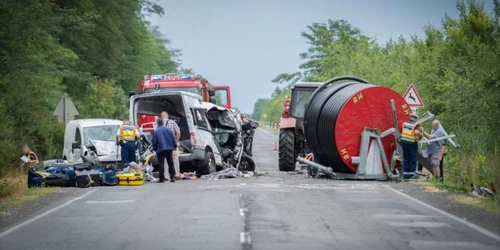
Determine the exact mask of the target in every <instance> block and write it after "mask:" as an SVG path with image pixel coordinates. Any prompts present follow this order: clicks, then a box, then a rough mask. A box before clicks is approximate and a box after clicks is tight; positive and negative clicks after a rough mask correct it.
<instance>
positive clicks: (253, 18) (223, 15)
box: [151, 0, 492, 113]
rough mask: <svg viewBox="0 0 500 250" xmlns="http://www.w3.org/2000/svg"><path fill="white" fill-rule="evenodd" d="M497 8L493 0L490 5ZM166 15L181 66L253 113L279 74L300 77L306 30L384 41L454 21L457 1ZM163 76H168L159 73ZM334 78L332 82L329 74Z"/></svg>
mask: <svg viewBox="0 0 500 250" xmlns="http://www.w3.org/2000/svg"><path fill="white" fill-rule="evenodd" d="M486 2H487V3H486V5H487V7H489V8H488V9H492V8H491V6H492V3H491V2H492V1H491V0H487V1H486ZM160 5H161V6H162V7H163V8H164V9H165V15H164V16H163V17H152V19H151V20H152V22H153V24H154V25H157V26H159V27H160V30H161V31H162V33H164V34H165V35H166V36H167V38H168V39H170V40H171V46H172V47H174V48H177V49H181V50H182V57H181V59H182V67H184V68H192V69H194V70H195V72H196V73H198V74H201V75H203V76H204V77H205V78H207V79H208V81H210V82H211V83H212V84H214V85H230V86H231V92H232V104H233V107H237V108H239V109H240V110H242V111H244V112H248V113H250V112H252V109H253V105H254V102H255V100H256V99H257V98H259V97H269V96H270V95H271V93H272V91H273V90H274V88H275V87H276V84H275V83H272V82H271V80H272V79H273V78H274V77H275V76H277V75H278V74H280V73H291V72H296V71H297V69H298V66H299V65H300V64H301V63H302V62H303V61H302V60H300V58H299V53H302V52H305V51H306V49H307V44H306V43H305V39H304V38H302V37H301V36H300V33H301V32H302V31H305V30H306V26H307V25H309V24H311V23H314V22H326V21H327V20H328V19H334V20H335V19H345V20H347V21H348V22H349V23H351V24H352V25H354V26H356V27H358V28H360V29H361V30H362V31H363V32H364V33H365V34H367V35H369V36H371V37H375V38H376V39H377V40H378V41H379V42H380V43H384V42H386V41H387V40H389V39H390V38H391V37H398V36H400V35H404V36H409V35H422V34H423V32H422V27H423V26H425V25H427V24H431V25H434V26H440V24H441V19H442V18H443V17H444V14H445V13H448V14H449V15H451V16H453V17H456V16H457V11H456V0H309V1H307V0H254V1H251V0H161V1H160ZM159 73H163V72H159ZM332 77H334V76H332Z"/></svg>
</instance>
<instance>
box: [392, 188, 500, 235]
mask: <svg viewBox="0 0 500 250" xmlns="http://www.w3.org/2000/svg"><path fill="white" fill-rule="evenodd" d="M390 185H391V186H392V187H393V188H395V189H396V190H399V191H401V192H403V193H405V194H407V195H410V196H412V197H414V198H416V199H418V200H421V201H423V202H425V203H427V204H430V205H432V206H434V207H436V208H439V209H441V210H443V211H446V212H448V213H450V214H453V215H455V216H457V217H459V218H462V219H464V220H467V221H469V222H471V223H474V224H476V225H478V226H480V227H482V228H484V229H487V230H489V231H491V232H493V233H495V234H498V235H500V214H497V213H493V212H490V211H487V210H486V209H483V208H478V207H476V206H473V205H469V204H463V203H460V202H458V201H457V198H456V197H464V198H470V199H481V198H476V197H472V195H468V194H463V193H458V192H452V191H446V190H441V189H437V188H436V187H434V186H433V185H431V184H423V183H404V182H400V183H393V184H390Z"/></svg>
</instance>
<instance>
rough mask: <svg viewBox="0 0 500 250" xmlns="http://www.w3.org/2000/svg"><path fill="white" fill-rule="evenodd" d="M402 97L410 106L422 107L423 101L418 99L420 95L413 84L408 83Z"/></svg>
mask: <svg viewBox="0 0 500 250" xmlns="http://www.w3.org/2000/svg"><path fill="white" fill-rule="evenodd" d="M403 98H404V99H405V101H406V103H408V105H409V106H412V107H423V106H424V102H422V99H420V95H418V92H417V89H416V88H415V86H413V84H410V87H408V89H407V90H406V91H405V94H404V95H403Z"/></svg>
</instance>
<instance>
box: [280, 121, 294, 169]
mask: <svg viewBox="0 0 500 250" xmlns="http://www.w3.org/2000/svg"><path fill="white" fill-rule="evenodd" d="M297 153H298V152H295V131H294V130H293V129H282V130H280V135H279V162H278V165H279V170H280V171H294V170H295V158H296V157H297Z"/></svg>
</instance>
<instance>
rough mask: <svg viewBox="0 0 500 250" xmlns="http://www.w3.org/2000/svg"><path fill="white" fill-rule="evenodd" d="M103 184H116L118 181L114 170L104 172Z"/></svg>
mask: <svg viewBox="0 0 500 250" xmlns="http://www.w3.org/2000/svg"><path fill="white" fill-rule="evenodd" d="M101 180H102V185H104V186H115V185H116V183H117V181H116V172H115V171H114V170H107V171H105V172H103V173H102V176H101Z"/></svg>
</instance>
